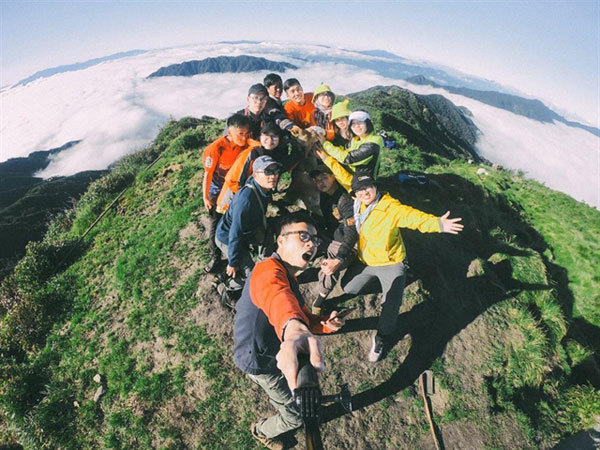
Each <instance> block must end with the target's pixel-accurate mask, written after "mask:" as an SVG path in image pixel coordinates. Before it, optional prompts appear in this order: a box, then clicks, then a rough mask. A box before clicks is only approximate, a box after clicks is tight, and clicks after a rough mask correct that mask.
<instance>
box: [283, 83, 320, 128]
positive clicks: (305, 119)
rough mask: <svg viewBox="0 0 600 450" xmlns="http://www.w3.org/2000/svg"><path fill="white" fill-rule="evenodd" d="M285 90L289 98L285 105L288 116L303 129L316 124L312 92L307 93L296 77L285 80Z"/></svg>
mask: <svg viewBox="0 0 600 450" xmlns="http://www.w3.org/2000/svg"><path fill="white" fill-rule="evenodd" d="M283 90H284V91H285V95H287V98H288V99H289V101H288V102H287V103H286V104H285V106H284V109H285V113H286V114H287V116H288V118H289V119H290V120H291V121H292V122H294V124H296V125H297V126H299V127H300V128H302V129H304V128H308V127H311V126H314V125H316V122H315V105H314V103H313V102H312V99H313V94H312V92H309V93H307V94H305V93H304V90H303V89H302V86H301V85H300V82H299V81H298V80H297V79H296V78H288V79H287V80H285V83H283Z"/></svg>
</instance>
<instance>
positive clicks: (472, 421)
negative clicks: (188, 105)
mask: <svg viewBox="0 0 600 450" xmlns="http://www.w3.org/2000/svg"><path fill="white" fill-rule="evenodd" d="M373 94H374V97H373V99H371V100H373V101H375V100H377V101H379V102H380V103H379V106H378V107H373V109H371V110H370V111H371V113H372V114H373V116H374V118H375V124H376V127H377V129H381V127H382V121H383V120H384V119H386V118H387V117H388V115H389V116H390V117H391V118H393V119H394V120H396V121H402V122H403V123H404V124H410V123H413V120H416V118H415V117H412V116H411V115H410V114H412V112H410V111H412V110H409V114H408V115H405V110H404V109H402V110H395V109H394V105H395V104H396V102H397V101H398V99H395V98H394V95H395V94H393V95H392V94H386V95H383V94H385V92H383V93H379V92H375V93H373ZM361 95H362V94H361ZM361 95H358V96H356V97H355V98H354V97H353V100H352V101H353V102H354V101H358V100H360V99H361ZM398 95H400V96H401V93H398ZM386 99H387V101H386ZM413 102H416V100H415V99H413ZM415 105H418V106H419V108H420V107H421V104H420V103H415ZM413 112H414V111H413ZM386 120H388V119H386ZM389 120H391V119H389ZM222 126H223V123H222V122H220V121H216V120H213V119H208V118H203V119H191V118H186V119H182V120H181V121H179V122H171V123H169V124H167V125H166V126H165V127H164V128H163V129H162V130H161V132H160V133H159V135H158V137H157V138H156V140H155V142H154V143H153V144H152V145H151V146H149V147H148V148H147V149H146V150H144V151H143V152H140V153H138V154H135V155H132V156H130V157H128V158H126V159H125V160H124V161H122V162H121V163H120V164H119V165H118V166H117V167H115V169H113V171H112V172H111V173H110V174H108V175H107V176H105V177H103V178H102V179H100V180H98V181H96V182H95V183H93V184H92V185H91V186H90V189H89V190H88V192H87V193H86V194H85V195H84V196H83V197H82V199H81V200H80V201H79V203H78V205H77V207H76V208H75V209H74V210H73V211H72V212H71V213H70V214H68V215H67V216H65V217H62V218H61V219H59V220H57V221H55V223H54V224H53V225H52V226H51V228H50V231H49V232H48V233H47V235H46V238H45V239H44V241H43V242H42V243H39V244H30V245H29V246H28V249H27V254H26V256H25V258H24V259H23V260H22V261H21V262H20V263H19V265H18V266H17V267H16V269H15V272H14V274H13V275H12V276H10V277H9V278H7V279H6V280H5V281H4V282H3V283H2V285H1V286H0V314H1V316H0V317H1V320H2V327H0V348H2V349H3V350H2V353H1V355H0V379H1V380H2V381H0V383H1V384H0V405H1V410H2V411H3V414H4V418H2V417H1V416H0V424H2V423H3V426H0V433H2V434H0V436H4V437H5V440H6V441H8V439H13V440H15V441H19V442H21V443H22V444H23V445H24V446H25V447H26V448H103V447H105V448H142V447H156V448H211V449H231V448H244V449H246V448H247V449H250V448H259V446H258V445H257V444H256V443H255V442H254V441H253V439H252V438H251V436H250V433H249V426H250V423H252V422H253V421H255V420H257V419H258V418H260V417H264V416H265V415H266V414H270V413H271V406H270V405H269V404H268V402H267V400H266V397H265V395H264V394H263V393H261V392H259V390H258V389H257V388H256V387H254V386H253V385H252V383H251V382H250V381H249V380H248V379H247V378H246V377H244V376H243V375H242V374H241V372H240V371H239V370H238V369H236V368H235V367H234V365H233V362H232V355H231V354H232V321H233V316H232V314H231V313H230V312H229V311H227V310H225V309H223V308H222V307H221V306H220V305H219V304H218V295H217V294H216V292H214V289H213V288H212V286H211V283H212V281H214V277H213V276H211V275H205V274H204V273H203V267H204V264H205V263H206V261H208V249H207V244H206V224H207V217H206V214H205V212H204V209H203V205H202V200H201V198H202V196H201V184H202V177H203V173H202V169H201V168H202V162H201V158H200V153H199V149H202V148H203V147H204V146H205V145H206V144H207V143H209V142H210V141H211V140H213V139H215V138H216V137H218V136H220V135H221V133H222ZM404 126H405V127H408V126H409V125H404ZM422 132H423V131H422V130H420V129H414V130H413V131H412V133H415V134H416V135H420V134H421V133H422ZM446 133H449V132H448V131H447V130H446V131H444V132H443V133H441V132H440V134H436V136H442V137H444V136H445V139H446V140H445V143H440V144H439V145H440V146H441V147H443V148H444V151H445V152H448V153H449V154H452V151H451V147H449V143H450V142H452V141H453V139H454V140H456V142H458V141H457V140H458V139H459V138H458V137H456V136H450V134H448V135H446ZM389 134H390V135H391V136H392V137H393V138H394V139H396V141H397V142H398V144H399V148H398V149H393V150H385V151H384V154H383V155H382V157H383V161H382V166H381V167H382V173H381V177H380V180H381V182H382V186H383V188H384V189H388V190H389V191H390V192H391V193H392V194H393V195H394V196H396V197H398V198H399V199H400V200H401V201H403V202H405V203H407V204H409V205H411V206H414V207H417V208H419V209H422V210H425V211H429V212H431V213H434V214H438V215H441V214H443V213H444V212H445V211H446V210H447V209H449V210H450V211H452V213H453V215H456V216H461V217H463V221H464V223H465V230H464V232H463V233H461V235H459V236H449V235H422V234H419V233H417V232H411V231H409V230H406V231H403V235H404V238H405V243H406V247H407V252H408V255H409V261H410V266H411V269H410V276H409V279H408V286H407V290H406V296H405V301H404V304H403V306H402V309H401V315H400V316H399V326H398V333H397V336H396V337H397V340H398V342H397V343H396V345H395V346H394V348H393V349H392V351H391V352H390V354H389V355H388V357H387V358H386V359H385V360H384V361H382V362H381V363H379V364H375V365H373V364H370V363H368V362H366V361H365V359H366V358H365V356H366V353H367V351H368V347H369V342H370V340H369V336H370V335H371V333H372V330H373V328H374V326H375V323H376V319H375V317H376V315H377V313H378V311H379V308H380V307H379V300H378V297H379V296H378V295H377V294H369V295H365V296H360V297H357V298H351V299H343V298H342V299H340V298H339V297H338V300H339V301H343V302H344V303H345V304H346V305H355V306H357V307H358V309H357V312H356V313H355V314H354V315H353V317H352V319H351V320H349V322H348V324H347V325H346V327H344V329H343V331H342V332H341V333H339V334H337V335H333V336H326V337H323V339H322V340H323V349H324V354H325V357H326V366H327V371H326V372H325V374H324V376H323V380H322V387H323V390H324V392H325V393H328V394H329V393H332V392H334V391H337V386H336V385H337V384H338V383H339V382H341V381H345V382H348V383H349V384H350V390H351V392H352V394H353V402H354V407H355V412H354V413H353V415H351V416H350V415H342V411H341V410H340V409H339V408H338V407H335V406H332V407H327V408H326V409H325V410H324V412H323V419H324V421H325V423H324V424H323V426H322V432H323V438H324V444H325V447H326V448H374V449H375V448H406V449H412V448H432V447H433V443H432V442H431V437H430V435H429V431H428V425H427V421H426V419H425V418H424V413H423V404H422V402H421V400H420V396H419V393H418V390H417V378H418V376H419V374H420V373H421V372H422V371H423V370H425V369H427V368H432V370H433V372H434V374H435V377H436V382H437V386H438V389H437V392H436V393H435V394H434V395H433V396H432V397H431V401H432V408H433V412H434V417H435V421H436V424H437V426H438V428H439V430H440V435H441V438H442V440H443V443H444V445H445V447H446V448H486V447H494V448H504V449H512V448H549V447H551V446H552V445H553V444H554V443H556V442H557V440H558V439H559V438H560V437H562V436H564V435H567V434H570V433H575V432H577V431H579V430H582V429H585V428H586V427H589V426H590V425H591V424H592V423H593V420H594V415H597V414H599V413H600V391H599V388H600V371H599V370H598V342H600V340H597V339H593V338H594V337H595V336H596V337H597V334H596V335H594V333H597V330H598V326H600V320H599V318H597V317H596V316H594V314H595V311H597V310H598V309H597V308H596V307H594V304H593V302H594V301H597V292H598V291H599V289H598V287H599V286H598V279H597V277H596V275H595V273H594V270H595V269H594V264H593V262H594V258H595V257H596V255H597V254H598V250H600V249H599V242H598V239H599V238H598V236H600V229H599V228H600V225H599V224H600V220H598V219H599V218H600V217H599V215H600V213H598V211H596V210H594V209H592V208H589V207H587V206H586V205H583V204H581V203H577V202H575V201H574V200H573V199H570V198H569V197H567V196H565V195H563V194H560V193H557V192H553V191H550V190H549V189H547V188H545V187H543V186H542V185H540V184H539V183H535V182H532V181H530V180H527V179H525V178H523V177H522V176H520V175H518V174H514V173H511V172H508V171H504V170H502V169H498V168H492V167H491V166H489V165H481V166H480V165H473V164H469V163H468V162H467V161H466V159H467V156H468V152H467V153H465V154H462V155H460V156H457V157H455V158H454V159H453V160H450V159H448V158H446V157H444V156H442V155H440V154H439V153H438V151H437V149H436V148H434V146H433V144H430V145H431V147H432V152H430V151H428V150H427V149H423V148H419V147H417V146H415V145H414V144H411V143H410V142H409V141H408V139H407V137H406V136H403V135H401V134H400V133H398V131H395V130H390V131H389ZM451 138H452V139H451ZM426 143H428V142H427V141H426ZM454 151H455V152H458V150H456V149H454ZM158 156H161V159H160V160H158V162H157V163H156V164H155V165H154V166H152V167H150V168H148V165H149V163H150V162H152V161H155V160H156V158H157V157H158ZM480 167H483V168H485V169H486V170H487V171H488V173H489V175H487V176H486V175H479V174H477V170H478V169H479V168H480ZM407 169H410V170H413V171H420V172H423V173H425V174H426V176H427V178H428V183H427V184H425V185H423V186H420V187H416V186H411V185H406V184H400V183H399V182H398V181H397V177H396V175H397V172H398V170H407ZM129 183H131V188H130V189H129V190H128V191H127V192H126V194H125V196H124V197H123V199H122V200H121V201H120V202H119V203H118V206H117V207H116V208H114V209H112V210H111V211H110V213H109V214H108V215H107V216H106V217H105V218H104V219H102V220H101V221H100V222H99V223H98V225H97V226H96V227H95V228H94V229H93V231H92V232H91V233H90V234H89V235H88V236H87V237H86V239H85V240H84V241H83V242H82V243H80V242H79V240H78V237H79V236H81V235H82V233H83V231H84V230H86V229H87V228H88V227H89V225H90V224H91V223H92V222H93V221H94V220H95V219H96V217H97V216H98V214H99V213H100V212H101V211H102V210H103V209H104V208H105V207H106V206H107V205H108V204H109V203H110V202H111V201H112V199H113V198H114V197H115V196H116V195H117V193H118V192H119V191H120V190H121V189H122V188H123V186H126V185H128V184H129ZM557 205H559V207H556V206H557ZM274 212H275V211H270V213H269V214H272V213H274ZM550 212H551V213H550ZM559 224H560V226H559ZM557 230H559V233H560V235H557V234H554V233H555V232H556V231H557ZM572 252H575V253H572ZM573 255H576V258H575V257H574V256H573ZM302 278H303V280H302V281H303V285H302V286H303V289H304V290H305V291H306V292H308V290H310V288H311V287H312V281H311V280H313V279H314V270H309V271H307V273H305V274H304V275H303V276H302ZM586 289H589V291H586ZM580 292H582V293H583V294H585V293H588V294H589V293H591V294H592V295H591V296H586V295H583V294H581V295H580ZM339 294H340V292H339V291H336V292H334V293H333V296H332V297H334V298H335V297H336V296H337V295H339ZM594 295H596V297H595V298H594ZM596 306H597V303H596ZM587 308H589V309H587ZM407 333H408V336H406V337H405V335H406V334H407ZM97 374H98V375H99V377H97V378H96V379H97V380H99V382H97V381H95V380H94V378H95V377H96V375H97ZM100 388H102V389H103V390H104V393H103V394H101V395H99V398H97V399H96V400H94V397H95V393H97V392H101V391H102V389H101V390H100V391H99V390H98V389H100ZM301 438H302V436H301V433H300V435H299V436H298V439H301Z"/></svg>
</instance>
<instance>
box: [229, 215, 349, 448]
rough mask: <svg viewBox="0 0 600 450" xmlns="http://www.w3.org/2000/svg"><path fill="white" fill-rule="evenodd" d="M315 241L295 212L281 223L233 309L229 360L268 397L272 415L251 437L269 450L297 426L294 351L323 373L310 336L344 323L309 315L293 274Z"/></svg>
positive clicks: (305, 218) (304, 265)
mask: <svg viewBox="0 0 600 450" xmlns="http://www.w3.org/2000/svg"><path fill="white" fill-rule="evenodd" d="M319 242H320V240H319V238H318V237H317V230H316V228H315V225H314V223H313V222H312V220H311V219H310V218H309V217H308V216H307V215H306V214H304V213H302V212H299V213H294V214H291V215H289V216H287V217H286V218H284V219H283V220H282V221H281V224H280V230H279V233H278V237H277V251H276V252H275V253H274V254H273V256H271V257H270V258H267V259H266V260H264V261H262V262H259V263H257V264H256V266H255V267H254V270H253V271H252V273H251V275H250V277H249V278H248V280H247V281H246V284H245V286H244V290H243V292H242V296H241V298H240V300H239V301H238V302H237V305H236V315H235V325H234V331H233V341H234V350H233V359H234V361H235V364H236V365H237V366H238V367H239V368H240V369H241V370H242V371H244V372H245V373H246V374H247V375H248V377H250V379H251V380H252V381H254V382H255V383H256V384H258V385H259V386H260V387H261V388H262V389H263V390H264V391H265V392H266V393H267V395H268V396H269V399H270V400H271V404H273V405H274V406H275V407H276V409H277V414H275V415H274V416H271V417H269V418H267V419H263V420H261V421H260V422H258V423H255V424H253V425H252V427H251V432H252V436H253V437H254V438H255V439H256V440H258V441H259V442H261V443H262V444H263V445H265V446H266V447H267V448H269V449H283V448H284V446H283V443H282V441H281V439H280V435H281V434H282V433H285V432H287V431H290V430H294V429H296V428H298V427H300V426H301V425H302V419H301V415H300V411H299V408H298V406H297V405H296V403H295V402H294V398H293V396H292V390H293V389H295V388H296V387H297V380H296V375H297V373H298V359H297V355H298V353H307V354H309V355H310V362H311V364H312V365H313V366H314V367H315V368H316V369H317V370H320V371H322V370H323V368H324V366H323V362H322V361H323V357H322V355H321V348H320V342H319V339H318V338H317V337H316V336H315V334H314V333H317V334H322V333H331V332H334V331H337V330H339V329H340V328H341V327H342V326H343V325H344V319H338V318H336V315H337V312H336V311H333V312H332V313H331V314H330V315H329V316H318V315H314V314H312V313H311V312H310V311H309V309H308V307H307V306H306V304H305V302H304V298H303V297H302V293H301V292H300V287H299V285H298V281H297V280H296V275H297V274H298V273H299V272H301V271H303V270H304V269H306V268H307V267H308V265H309V263H310V261H311V260H312V259H313V258H314V256H315V254H316V253H317V246H318V244H319Z"/></svg>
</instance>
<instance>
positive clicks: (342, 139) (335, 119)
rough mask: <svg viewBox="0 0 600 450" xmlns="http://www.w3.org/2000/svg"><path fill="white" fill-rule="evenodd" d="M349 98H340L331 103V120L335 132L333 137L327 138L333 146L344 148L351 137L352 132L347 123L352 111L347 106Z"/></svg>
mask: <svg viewBox="0 0 600 450" xmlns="http://www.w3.org/2000/svg"><path fill="white" fill-rule="evenodd" d="M348 103H350V99H348V98H347V99H345V100H342V101H341V102H338V103H336V104H335V105H333V108H332V109H331V122H332V123H333V131H334V133H335V135H334V137H333V139H328V140H329V141H330V142H331V143H332V144H333V145H334V146H335V147H342V148H346V146H347V145H348V144H349V143H350V139H352V132H351V131H350V125H349V123H348V117H349V116H350V114H351V113H352V111H350V108H348Z"/></svg>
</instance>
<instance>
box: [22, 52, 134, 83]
mask: <svg viewBox="0 0 600 450" xmlns="http://www.w3.org/2000/svg"><path fill="white" fill-rule="evenodd" d="M142 53H146V50H130V51H127V52H119V53H113V54H112V55H108V56H102V57H100V58H94V59H89V60H87V61H84V62H78V63H73V64H67V65H64V66H57V67H51V68H50V69H44V70H40V71H39V72H36V73H34V74H33V75H31V76H30V77H27V78H24V79H22V80H21V81H19V82H17V83H16V84H15V86H20V85H25V84H27V83H31V82H32V81H34V80H37V79H38V78H47V77H51V76H52V75H56V74H57V73H62V72H73V71H75V70H82V69H87V68H88V67H92V66H95V65H96V64H100V63H103V62H106V61H112V60H115V59H120V58H126V57H128V56H136V55H141V54H142Z"/></svg>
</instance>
